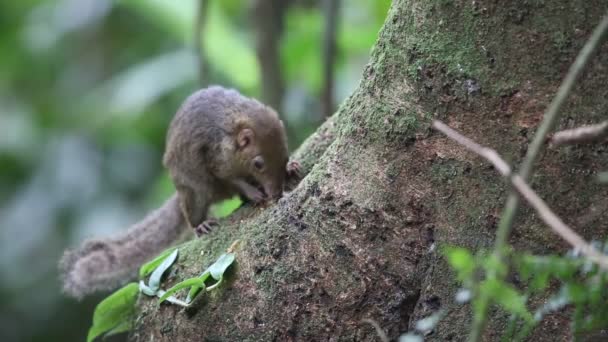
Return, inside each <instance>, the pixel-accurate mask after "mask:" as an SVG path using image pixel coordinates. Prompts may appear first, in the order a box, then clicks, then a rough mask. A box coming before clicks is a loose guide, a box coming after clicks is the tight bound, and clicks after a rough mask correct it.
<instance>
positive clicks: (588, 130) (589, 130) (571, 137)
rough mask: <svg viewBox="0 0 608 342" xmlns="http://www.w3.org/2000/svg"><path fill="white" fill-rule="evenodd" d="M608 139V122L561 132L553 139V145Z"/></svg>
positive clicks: (554, 135)
mask: <svg viewBox="0 0 608 342" xmlns="http://www.w3.org/2000/svg"><path fill="white" fill-rule="evenodd" d="M606 137H608V120H606V121H604V122H601V123H599V124H595V125H587V126H581V127H577V128H573V129H566V130H563V131H559V132H557V133H555V134H553V136H552V137H551V144H553V145H565V144H580V143H588V142H594V141H598V140H601V139H604V138H606Z"/></svg>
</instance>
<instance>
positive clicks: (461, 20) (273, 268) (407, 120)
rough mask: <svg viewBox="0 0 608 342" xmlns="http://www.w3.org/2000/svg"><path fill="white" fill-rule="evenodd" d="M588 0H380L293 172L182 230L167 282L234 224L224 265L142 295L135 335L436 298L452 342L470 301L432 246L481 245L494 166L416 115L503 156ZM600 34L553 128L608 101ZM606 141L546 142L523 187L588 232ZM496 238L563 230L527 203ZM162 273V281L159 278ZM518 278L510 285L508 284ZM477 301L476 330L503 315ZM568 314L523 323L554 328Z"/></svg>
mask: <svg viewBox="0 0 608 342" xmlns="http://www.w3.org/2000/svg"><path fill="white" fill-rule="evenodd" d="M607 9H608V4H607V3H606V2H605V1H603V0H588V1H570V0H554V1H532V0H530V1H511V2H507V1H496V0H493V1H490V0H487V1H446V0H436V1H429V0H409V1H407V0H395V1H394V3H393V6H392V8H391V10H390V12H389V14H388V17H387V20H386V23H385V25H384V27H383V29H382V31H381V32H380V36H379V39H378V41H377V43H376V46H375V47H374V49H373V51H372V57H371V61H370V63H369V65H368V66H367V68H366V70H365V72H364V74H363V78H362V81H361V84H360V86H359V87H358V89H357V90H356V91H355V92H354V93H353V95H352V96H351V97H350V98H349V99H347V100H346V101H345V103H343V105H342V106H341V108H340V109H339V111H338V113H337V114H336V115H334V116H333V117H332V118H331V119H330V120H329V121H328V122H327V123H325V124H324V125H323V126H322V127H321V128H320V129H319V131H318V132H317V133H316V134H315V135H313V136H312V137H311V138H310V139H309V140H308V141H307V142H306V143H305V144H304V145H303V146H302V147H301V148H300V149H299V150H298V151H297V152H296V158H298V159H299V160H301V161H302V164H303V165H304V167H305V169H306V171H307V172H308V174H307V176H306V177H305V178H304V180H303V181H302V182H301V183H300V184H299V185H298V187H297V188H296V189H295V190H294V191H293V192H291V193H289V194H287V195H286V196H285V197H283V198H282V199H281V200H279V201H278V203H277V204H276V205H273V206H269V207H268V208H256V209H251V208H244V209H242V210H240V211H239V212H237V213H236V214H235V215H233V216H232V217H231V218H230V219H229V220H227V221H226V222H223V225H222V227H221V228H219V229H217V230H216V231H214V232H213V233H212V234H211V235H209V236H205V237H204V238H203V239H200V240H197V241H194V242H192V243H189V244H187V245H186V246H185V247H184V248H183V253H182V256H181V257H180V260H179V262H178V265H177V266H174V268H175V269H176V271H175V272H173V273H172V275H171V276H170V277H169V279H168V280H167V283H168V284H171V283H174V282H176V281H179V280H182V279H184V278H186V277H190V276H193V275H195V274H198V273H199V272H201V270H202V269H204V268H205V267H207V266H208V265H209V264H210V263H211V262H212V261H213V260H215V258H216V257H217V256H218V255H219V254H220V253H222V252H223V251H224V250H225V249H226V248H227V247H228V246H229V245H230V244H231V243H232V242H233V241H234V240H236V239H240V240H241V241H242V243H241V245H240V247H239V248H238V249H237V263H238V264H237V265H236V267H234V268H233V269H232V272H231V274H230V277H229V279H230V281H229V282H228V283H226V284H224V285H223V286H222V287H221V288H220V289H219V290H218V291H214V292H212V293H211V295H210V296H207V297H206V298H205V299H204V300H203V301H202V302H201V303H199V304H198V312H197V313H196V314H194V315H192V314H190V315H189V314H187V313H185V312H183V311H181V310H180V309H179V308H177V307H175V306H171V305H162V306H160V307H159V306H157V305H156V301H155V300H152V299H149V298H140V302H139V303H140V307H141V314H140V317H139V318H138V321H137V327H136V329H135V331H134V332H133V334H132V336H131V337H132V339H133V340H135V341H152V340H153V341H203V340H205V341H273V340H274V341H285V340H298V341H306V340H315V341H323V340H332V341H336V340H344V341H351V340H364V341H374V340H377V339H378V338H377V335H376V333H375V331H374V329H373V328H372V327H371V326H370V325H368V324H365V323H361V320H362V319H365V318H371V319H373V320H375V321H377V322H378V323H379V324H380V326H382V328H383V329H384V330H385V331H386V332H387V334H388V336H389V337H390V338H391V339H395V338H397V337H398V336H399V335H400V334H401V333H403V332H405V331H407V330H408V327H411V326H412V324H413V323H414V322H415V321H416V320H417V319H420V318H422V317H424V316H426V315H428V314H431V313H433V312H434V311H435V310H438V309H439V308H443V309H446V310H447V317H446V318H444V319H443V320H442V321H441V323H440V324H439V326H438V327H437V328H436V330H435V332H434V333H433V334H431V335H430V336H428V337H427V339H428V340H436V341H450V340H451V341H462V340H464V339H465V338H466V335H467V333H468V329H469V322H470V308H469V307H468V306H460V305H456V304H454V300H453V297H454V293H455V291H456V290H457V289H458V286H459V285H458V284H457V282H456V281H455V279H454V275H453V273H452V272H451V271H450V269H449V267H448V266H447V265H446V263H445V261H444V260H443V259H442V257H441V255H440V254H439V252H438V248H430V246H431V245H433V244H435V245H436V246H437V245H438V246H441V245H446V244H450V245H460V246H466V247H469V248H474V249H479V248H488V247H490V246H491V243H492V240H493V237H494V233H495V229H496V223H497V220H498V217H499V215H500V211H501V209H502V207H503V205H504V202H505V199H506V191H505V187H504V185H503V183H502V180H501V179H500V178H499V177H498V176H497V174H496V172H495V171H494V170H493V169H492V168H491V167H490V166H489V165H488V164H487V163H484V162H483V161H482V160H480V159H479V158H477V157H475V156H474V155H472V154H470V153H467V152H465V151H464V150H463V149H462V148H460V147H458V146H456V145H454V144H453V143H451V142H449V141H448V140H446V139H445V138H444V137H443V136H442V135H440V134H438V133H436V132H434V131H433V130H432V129H430V122H431V120H432V119H433V118H438V119H441V120H444V121H445V122H447V123H448V124H449V125H451V126H453V127H455V128H457V129H459V130H461V131H462V132H464V133H465V134H466V135H468V136H470V137H472V138H474V139H476V140H477V141H479V142H480V143H482V144H485V145H488V146H493V147H495V148H496V149H497V150H498V151H499V152H500V153H502V154H503V155H504V156H506V157H508V158H509V159H510V160H512V161H513V162H518V161H520V160H521V157H522V156H523V154H524V153H525V150H526V147H527V146H528V144H529V142H530V139H531V137H532V136H533V134H534V131H535V129H536V127H537V126H538V123H539V122H540V120H541V118H542V114H543V110H544V109H545V107H546V105H547V104H548V103H549V101H550V100H551V98H552V96H553V94H554V93H555V91H556V89H557V87H558V85H559V83H560V80H561V79H562V77H563V76H564V74H565V72H566V70H567V68H568V66H569V65H570V63H571V62H572V60H573V59H574V56H575V55H576V53H577V52H578V50H579V49H580V47H581V46H582V45H583V43H584V41H585V39H586V38H587V37H588V36H589V33H590V32H591V30H592V29H593V27H594V25H595V24H596V23H597V22H598V21H599V18H600V16H601V15H602V14H603V13H605V12H606V10H607ZM607 65H608V46H604V47H602V48H601V51H600V53H599V55H598V57H596V58H595V59H594V62H593V64H592V65H591V66H590V67H589V68H588V71H587V72H586V73H585V75H584V76H583V79H582V80H581V81H580V82H579V86H578V87H577V90H576V92H575V93H574V94H572V95H571V97H570V99H569V101H568V105H567V108H566V115H565V116H564V119H563V120H562V121H561V122H560V128H562V129H563V128H568V127H574V126H576V125H579V124H583V123H593V122H599V121H600V120H601V119H602V118H605V116H606V113H607V112H608V87H607V86H606V85H607V84H608V70H607V67H606V66H607ZM607 155H608V151H607V149H606V144H598V145H591V146H571V147H560V148H558V149H550V150H547V151H546V152H545V153H543V156H542V158H541V160H540V164H541V165H540V167H539V169H538V171H537V172H536V173H535V176H534V177H533V186H534V188H535V189H538V190H539V192H540V194H541V195H542V196H543V197H544V198H545V199H546V200H547V202H548V203H549V204H550V205H551V206H552V207H553V208H554V209H555V210H556V212H557V213H559V214H560V215H562V217H564V218H565V220H566V221H567V223H569V224H571V225H572V226H574V227H576V228H577V230H578V232H579V233H580V234H582V235H583V236H584V237H586V238H595V239H599V238H603V237H605V236H606V234H605V232H606V230H607V228H608V214H607V210H606V209H607V208H606V206H607V202H606V198H607V195H608V191H607V189H608V187H606V186H604V187H600V186H598V185H597V184H596V183H595V182H594V174H595V173H596V172H597V171H598V170H606V169H608V158H607ZM511 242H512V243H513V245H514V246H515V247H516V248H518V249H522V250H523V249H525V250H531V251H533V252H536V253H545V252H553V251H562V250H564V249H565V248H566V247H567V246H565V244H564V243H563V242H562V241H560V239H558V238H556V237H555V235H553V234H552V233H551V232H550V231H549V230H548V229H547V228H546V227H545V226H544V225H543V224H542V223H541V222H540V221H539V220H538V219H537V218H536V217H535V215H534V213H533V212H532V211H531V210H529V209H527V208H524V209H523V210H522V211H521V212H520V215H519V220H518V223H517V226H516V229H515V230H514V233H513V236H512V239H511ZM166 285H167V284H166ZM516 285H517V286H523V285H522V284H516ZM505 316H506V315H505V314H504V313H503V312H501V311H500V310H498V309H497V310H493V311H492V312H491V318H490V327H489V329H488V330H487V331H486V334H485V338H486V340H496V338H497V337H498V336H499V334H500V331H501V328H502V327H503V325H504V323H505ZM567 327H568V325H567V316H566V315H565V314H557V315H553V316H550V317H548V319H547V320H546V322H545V323H544V324H542V325H541V326H540V327H539V328H537V329H536V330H535V332H534V339H536V340H539V341H556V340H567V339H568V336H569V332H568V331H567V329H568V328H567Z"/></svg>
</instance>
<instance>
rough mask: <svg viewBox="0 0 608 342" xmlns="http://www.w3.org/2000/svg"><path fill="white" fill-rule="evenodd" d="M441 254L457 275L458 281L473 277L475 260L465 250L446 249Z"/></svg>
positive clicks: (457, 248)
mask: <svg viewBox="0 0 608 342" xmlns="http://www.w3.org/2000/svg"><path fill="white" fill-rule="evenodd" d="M443 254H444V255H445V256H446V257H447V259H448V263H449V264H450V266H452V268H453V269H454V270H455V271H456V273H457V274H458V280H460V281H465V280H467V279H469V278H470V277H471V276H472V275H473V271H474V270H475V259H474V258H473V256H472V255H471V253H470V252H469V251H468V250H467V249H466V248H461V247H446V248H444V250H443Z"/></svg>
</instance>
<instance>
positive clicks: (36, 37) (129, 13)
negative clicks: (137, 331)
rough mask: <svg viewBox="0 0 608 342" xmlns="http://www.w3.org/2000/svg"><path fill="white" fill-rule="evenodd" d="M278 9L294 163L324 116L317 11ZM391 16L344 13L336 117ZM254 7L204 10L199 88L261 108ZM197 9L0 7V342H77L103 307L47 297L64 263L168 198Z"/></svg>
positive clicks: (159, 2) (161, 4) (357, 3)
mask: <svg viewBox="0 0 608 342" xmlns="http://www.w3.org/2000/svg"><path fill="white" fill-rule="evenodd" d="M283 1H285V0H283ZM285 3H286V4H287V5H288V7H287V10H286V11H285V14H284V16H283V17H282V19H281V18H276V20H282V22H283V26H282V27H283V29H282V34H281V38H280V40H279V41H278V43H279V55H280V58H279V61H280V62H279V63H280V65H279V66H278V68H279V70H281V73H282V78H283V82H284V93H283V95H282V97H281V101H280V103H281V104H280V108H279V111H280V113H281V115H282V117H283V119H284V120H285V121H286V122H287V124H288V127H289V140H290V147H291V148H292V149H293V148H295V147H297V146H298V145H299V144H300V143H301V141H302V140H303V139H305V138H306V137H307V136H308V135H309V134H310V133H311V132H313V131H314V129H315V128H316V127H317V126H318V125H319V124H320V123H321V122H322V121H323V118H324V116H323V111H322V110H321V108H322V106H321V98H322V96H321V92H322V88H323V82H324V81H323V58H322V51H323V48H322V45H323V34H324V22H325V16H324V13H326V12H324V10H323V8H326V7H324V6H325V4H324V3H323V1H321V0H317V1H305V0H302V1H298V0H289V1H285ZM389 5H390V0H373V1H370V0H350V1H342V4H341V6H340V8H339V11H338V13H339V15H338V17H337V19H338V20H337V23H338V24H337V39H336V42H337V43H336V48H337V50H336V51H337V52H336V59H335V63H334V65H335V74H334V77H333V80H334V85H333V89H334V92H333V98H334V103H336V104H339V103H341V102H342V100H343V99H344V98H345V97H346V96H348V95H349V93H350V92H351V91H352V90H353V89H354V88H355V87H356V85H357V83H358V82H359V77H360V75H361V71H362V69H363V67H364V65H365V63H366V62H367V60H368V57H369V52H370V48H371V46H372V45H373V43H374V41H375V39H376V36H377V33H378V30H379V29H380V27H381V25H382V23H383V21H384V18H385V16H386V12H387V10H388V7H389ZM252 6H253V1H252V0H250V1H247V0H209V2H208V7H207V11H206V15H205V17H204V18H205V26H204V30H203V40H204V45H203V51H204V56H205V59H206V61H207V68H206V70H205V71H206V72H205V77H206V78H207V82H209V83H213V84H221V85H224V86H229V87H234V88H237V89H239V90H240V91H241V92H242V93H244V94H246V95H249V96H254V97H260V96H261V95H262V94H263V92H262V89H261V87H262V86H261V84H262V82H261V79H262V76H261V69H260V60H258V54H256V50H255V41H256V39H255V33H256V29H255V25H256V18H255V17H254V16H255V15H256V12H255V11H253V10H252ZM196 9H197V3H196V2H195V1H193V0H177V1H176V0H124V1H111V0H61V1H56V0H36V1H34V0H2V1H1V2H0V308H1V309H0V341H82V340H84V339H85V337H86V332H87V330H88V328H89V326H90V323H91V318H92V311H93V309H94V307H95V305H96V304H97V302H99V300H100V299H101V298H103V296H104V294H100V295H99V296H96V297H91V298H87V299H85V300H84V301H81V302H78V301H75V300H72V299H69V298H66V297H64V296H63V295H62V294H61V291H60V283H59V278H58V271H57V261H58V259H59V258H60V256H61V254H62V252H63V250H64V249H65V248H67V247H70V246H76V245H77V244H78V243H80V242H81V241H82V240H83V239H85V238H87V237H91V236H102V235H109V234H112V233H113V232H116V231H119V230H122V229H125V228H127V227H128V226H129V225H130V224H132V223H134V222H136V221H137V220H138V219H140V218H142V216H143V215H144V214H145V213H146V211H147V210H150V209H151V208H154V207H155V206H157V205H159V204H160V203H161V202H162V201H163V200H164V199H165V198H166V197H168V196H169V195H170V194H171V193H172V192H173V188H172V185H171V183H170V181H169V179H168V177H167V174H166V172H165V171H164V170H163V168H162V164H161V157H162V152H163V148H164V138H165V130H166V127H167V125H168V122H169V120H170V119H171V117H172V115H173V114H174V112H175V110H176V109H177V107H178V106H179V104H180V103H181V102H182V100H183V99H184V98H185V97H186V96H187V95H189V94H190V93H191V92H193V91H194V90H195V89H197V88H198V85H199V81H198V69H197V68H198V62H197V59H196V57H195V54H194V52H193V51H194V49H193V44H192V41H193V39H194V38H193V37H194V29H193V27H194V22H195V17H196V12H197V10H196ZM257 23H258V24H259V20H258V21H257ZM234 206H238V202H235V201H233V202H231V203H228V204H225V205H222V206H220V207H218V208H216V209H215V210H216V211H217V214H220V215H221V214H226V213H227V212H229V211H230V210H231V208H233V207H234Z"/></svg>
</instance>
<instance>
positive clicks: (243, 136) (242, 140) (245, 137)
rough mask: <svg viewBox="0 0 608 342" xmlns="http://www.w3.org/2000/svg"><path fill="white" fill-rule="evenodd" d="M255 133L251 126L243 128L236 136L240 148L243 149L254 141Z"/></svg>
mask: <svg viewBox="0 0 608 342" xmlns="http://www.w3.org/2000/svg"><path fill="white" fill-rule="evenodd" d="M253 139H254V134H253V130H251V128H243V129H241V130H240V131H239V133H238V135H237V137H236V144H237V146H238V147H239V149H243V148H245V147H247V146H249V145H250V144H252V143H253Z"/></svg>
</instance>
